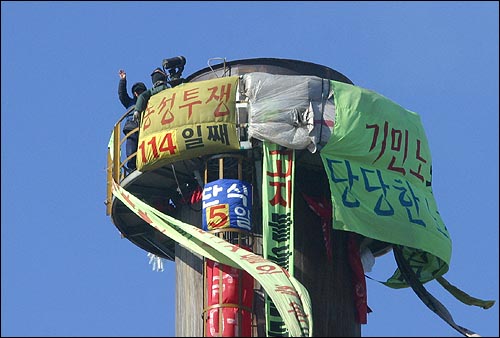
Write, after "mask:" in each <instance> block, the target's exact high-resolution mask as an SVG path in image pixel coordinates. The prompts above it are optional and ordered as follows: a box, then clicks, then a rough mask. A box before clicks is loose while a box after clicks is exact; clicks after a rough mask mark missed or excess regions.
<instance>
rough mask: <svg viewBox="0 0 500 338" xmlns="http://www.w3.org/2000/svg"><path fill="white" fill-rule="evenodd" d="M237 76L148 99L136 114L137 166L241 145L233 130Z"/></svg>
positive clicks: (144, 167)
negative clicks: (137, 118)
mask: <svg viewBox="0 0 500 338" xmlns="http://www.w3.org/2000/svg"><path fill="white" fill-rule="evenodd" d="M237 85H238V76H230V77H223V78H219V79H213V80H207V81H199V82H193V83H186V84H182V85H179V86H177V87H174V88H168V89H165V90H163V91H161V92H159V93H157V94H155V95H153V96H151V98H150V99H149V102H148V105H147V108H146V110H145V111H144V113H143V114H142V116H141V124H140V129H139V145H138V149H137V169H138V170H141V171H146V170H151V169H154V168H157V167H159V166H162V165H165V164H168V163H171V162H174V161H178V160H182V159H187V158H193V157H196V156H200V155H207V154H213V153H218V152H225V151H233V150H238V149H240V146H239V141H238V137H237V131H236V103H235V98H236V88H237Z"/></svg>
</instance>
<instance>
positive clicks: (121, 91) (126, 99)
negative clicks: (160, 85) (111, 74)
mask: <svg viewBox="0 0 500 338" xmlns="http://www.w3.org/2000/svg"><path fill="white" fill-rule="evenodd" d="M118 98H119V99H120V102H121V103H122V104H123V106H124V107H125V108H127V109H128V108H130V107H131V106H133V105H134V104H135V101H136V98H135V97H130V96H128V92H127V79H120V82H119V83H118Z"/></svg>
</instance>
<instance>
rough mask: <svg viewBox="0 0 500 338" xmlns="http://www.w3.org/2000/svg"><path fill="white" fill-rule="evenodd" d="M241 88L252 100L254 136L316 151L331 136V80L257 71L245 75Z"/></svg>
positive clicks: (250, 118)
mask: <svg viewBox="0 0 500 338" xmlns="http://www.w3.org/2000/svg"><path fill="white" fill-rule="evenodd" d="M240 91H241V92H242V93H243V95H244V96H246V98H247V101H248V136H249V137H250V138H255V139H258V140H261V141H264V140H267V141H271V142H274V143H276V144H279V145H282V146H285V147H288V148H291V149H306V148H307V149H308V150H309V151H311V152H312V153H314V152H316V150H317V146H318V145H322V144H323V145H324V144H326V142H327V141H328V139H329V138H330V135H331V132H332V130H333V125H334V121H335V107H334V105H333V98H332V92H331V88H330V80H328V79H322V78H320V77H316V76H305V75H273V74H268V73H260V72H255V73H248V74H244V75H243V76H242V83H241V84H240ZM320 136H321V138H320Z"/></svg>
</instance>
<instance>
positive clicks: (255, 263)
mask: <svg viewBox="0 0 500 338" xmlns="http://www.w3.org/2000/svg"><path fill="white" fill-rule="evenodd" d="M113 195H115V196H116V198H118V199H119V200H120V201H121V202H122V203H123V204H124V205H125V206H126V207H128V208H129V209H130V210H132V211H133V212H134V213H135V214H136V215H137V216H139V217H140V218H141V219H142V220H144V221H145V222H147V223H148V224H149V225H151V226H152V227H153V228H155V229H156V230H158V231H160V232H161V233H163V234H164V235H165V236H168V237H169V238H171V239H173V240H175V241H176V242H177V243H179V244H180V245H182V246H184V247H185V248H186V249H188V250H190V251H192V252H194V253H196V254H198V255H201V256H203V257H206V258H208V259H210V260H213V261H215V262H218V263H221V264H225V265H229V266H232V267H235V268H238V269H241V270H245V271H246V272H248V273H249V274H250V275H251V276H252V277H253V278H255V279H256V280H257V281H258V282H259V283H260V284H261V285H262V287H263V288H264V290H265V292H266V293H267V294H268V295H269V296H270V297H271V299H272V301H273V302H274V304H275V305H276V308H277V311H278V312H279V314H280V315H281V317H282V318H283V320H284V322H285V324H286V328H287V330H289V332H290V334H291V335H292V336H293V337H307V336H309V337H311V336H312V335H313V327H312V323H313V321H312V305H311V299H310V298H309V293H308V292H307V290H306V288H305V287H304V286H303V285H302V284H300V282H299V281H297V280H296V279H295V278H294V277H293V276H290V275H289V274H288V272H287V271H286V270H284V269H283V268H281V267H280V266H279V265H277V264H275V263H274V262H271V261H269V260H267V259H265V258H263V257H262V256H259V255H257V254H254V253H253V252H251V251H248V250H245V249H244V248H242V247H238V246H236V245H233V244H231V243H229V242H227V241H225V240H224V239H222V238H220V237H217V236H215V235H213V234H211V233H209V232H207V231H204V230H202V229H199V228H197V227H195V226H193V225H190V224H187V223H184V222H182V221H179V220H177V219H175V218H173V217H171V216H168V215H166V214H164V213H162V212H160V211H158V210H157V209H155V208H153V207H151V206H149V205H148V204H146V203H144V202H143V201H141V200H140V199H139V198H137V197H135V196H134V195H133V194H131V193H129V192H128V191H127V190H125V189H124V188H123V187H121V186H120V185H118V184H117V183H116V182H115V181H113Z"/></svg>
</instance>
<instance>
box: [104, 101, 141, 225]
mask: <svg viewBox="0 0 500 338" xmlns="http://www.w3.org/2000/svg"><path fill="white" fill-rule="evenodd" d="M134 108H135V105H134V106H131V107H130V108H129V109H128V110H127V111H126V112H125V114H123V116H122V117H120V119H119V120H118V121H117V122H116V123H115V125H114V127H113V146H112V149H109V148H108V159H107V166H106V200H105V201H104V204H105V205H106V215H107V216H109V215H111V206H112V202H113V191H112V182H113V180H114V181H115V182H116V183H118V184H119V183H121V181H123V180H124V179H125V177H127V176H128V175H129V174H130V172H129V171H127V170H126V167H125V164H126V163H127V161H128V160H130V159H132V158H133V157H134V156H136V155H137V150H136V151H135V152H134V153H132V154H130V155H129V156H128V157H126V158H125V159H124V160H123V161H122V158H121V157H122V155H121V154H122V152H121V148H122V145H123V143H125V142H126V141H127V139H128V138H129V137H130V136H131V135H132V134H134V133H136V132H139V127H137V128H135V129H132V130H131V131H130V132H129V133H127V134H126V135H124V136H123V138H122V137H121V132H122V127H121V124H122V122H123V120H125V118H127V117H128V116H129V115H130V114H131V113H132V112H133V111H134Z"/></svg>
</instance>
